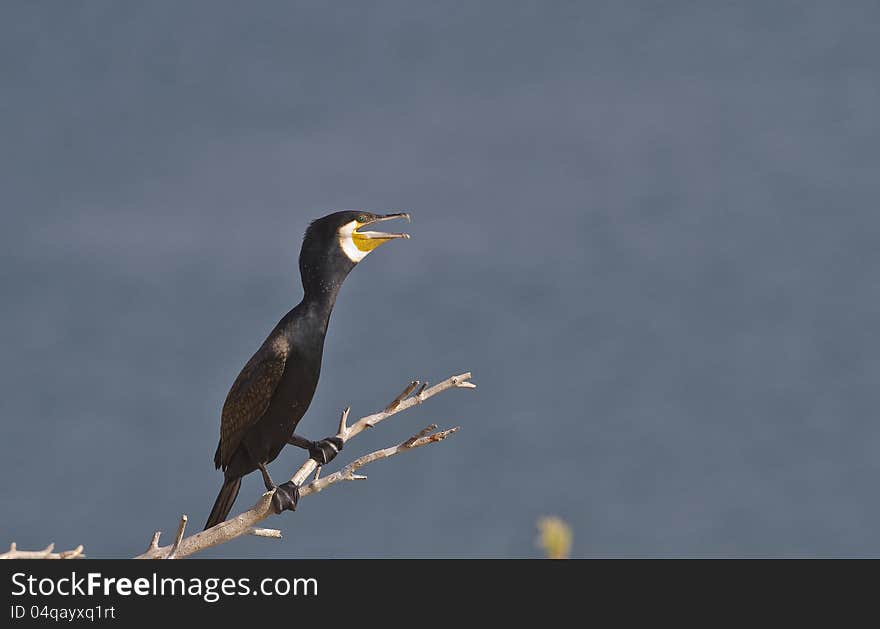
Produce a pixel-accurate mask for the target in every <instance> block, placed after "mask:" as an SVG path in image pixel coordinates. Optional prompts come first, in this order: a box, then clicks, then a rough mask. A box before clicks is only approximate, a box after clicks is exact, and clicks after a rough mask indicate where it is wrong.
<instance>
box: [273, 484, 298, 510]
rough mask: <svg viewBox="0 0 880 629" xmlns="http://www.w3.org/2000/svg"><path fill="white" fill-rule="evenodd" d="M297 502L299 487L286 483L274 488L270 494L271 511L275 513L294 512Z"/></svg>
mask: <svg viewBox="0 0 880 629" xmlns="http://www.w3.org/2000/svg"><path fill="white" fill-rule="evenodd" d="M298 502H299V487H297V486H296V485H295V484H293V483H291V482H290V481H287V482H286V483H284V484H283V485H278V487H276V488H275V493H274V494H272V509H273V510H274V511H275V513H281V512H282V511H288V510H289V511H296V505H297V503H298Z"/></svg>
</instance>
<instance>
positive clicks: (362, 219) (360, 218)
mask: <svg viewBox="0 0 880 629" xmlns="http://www.w3.org/2000/svg"><path fill="white" fill-rule="evenodd" d="M357 222H358V223H366V222H367V215H366V214H361V215H359V216H358V217H357Z"/></svg>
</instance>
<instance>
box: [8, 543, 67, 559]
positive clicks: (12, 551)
mask: <svg viewBox="0 0 880 629" xmlns="http://www.w3.org/2000/svg"><path fill="white" fill-rule="evenodd" d="M54 550H55V544H49V545H48V546H46V547H45V548H44V549H43V550H18V548H17V547H16V545H15V542H12V543H11V544H10V545H9V550H8V551H6V552H5V553H0V559H81V558H83V557H85V555H84V554H83V547H82V544H80V545H79V546H77V547H76V548H74V549H73V550H65V551H62V552H60V553H56V552H53V551H54Z"/></svg>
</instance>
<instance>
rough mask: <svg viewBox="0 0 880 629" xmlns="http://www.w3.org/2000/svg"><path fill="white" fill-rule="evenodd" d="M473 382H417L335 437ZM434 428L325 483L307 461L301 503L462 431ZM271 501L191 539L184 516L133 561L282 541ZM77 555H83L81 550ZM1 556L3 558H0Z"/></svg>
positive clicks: (462, 378) (342, 425)
mask: <svg viewBox="0 0 880 629" xmlns="http://www.w3.org/2000/svg"><path fill="white" fill-rule="evenodd" d="M470 378H471V374H470V373H463V374H460V375H457V376H452V377H450V378H447V379H446V380H444V381H443V382H440V383H439V384H435V385H434V386H433V387H430V388H428V387H427V383H424V384H423V383H420V382H419V381H418V380H415V381H413V382H410V383H409V384H408V385H407V386H406V387H405V388H404V389H403V391H402V392H401V393H400V394H399V395H398V396H396V397H395V398H394V399H393V400H392V401H391V403H389V404H388V406H386V407H385V409H384V410H382V411H380V412H378V413H374V414H372V415H367V416H365V417H362V418H360V419H359V420H357V421H356V422H355V423H354V424H352V425H351V426H348V425H347V421H348V415H349V412H350V410H351V409H350V408H347V409H345V411H343V413H342V417H341V418H340V421H339V430H338V432H337V435H336V436H337V437H339V438H340V439H341V440H342V441H343V443H345V442H348V441H349V440H350V439H353V438H354V437H356V436H357V435H359V434H360V433H362V432H363V431H364V430H366V429H367V428H372V427H373V426H375V425H376V424H378V423H379V422H382V421H384V420H385V419H388V418H389V417H391V416H392V415H396V414H397V413H400V412H402V411H405V410H407V409H409V408H412V407H413V406H417V405H418V404H421V403H422V402H424V401H425V400H427V399H428V398H431V397H433V396H435V395H437V394H438V393H441V392H443V391H446V390H448V389H454V388H461V389H473V388H476V385H475V384H473V383H471V382H470ZM420 385H421V386H420ZM414 392H415V393H414ZM436 429H437V426H436V424H432V425H431V426H428V427H427V428H425V429H424V430H421V431H420V432H418V433H416V434H415V435H413V436H412V437H410V438H409V439H407V440H406V441H403V442H401V443H399V444H397V445H394V446H391V447H389V448H384V449H382V450H377V451H375V452H371V453H369V454H365V455H364V456H362V457H359V458H358V459H355V460H354V461H352V462H351V463H349V464H348V465H346V466H345V467H343V468H342V469H341V470H339V471H338V472H335V473H333V474H330V475H328V476H325V477H323V478H319V477H318V473H319V466H318V464H317V463H316V462H315V461H314V459H311V458H310V459H307V460H306V462H305V463H303V464H302V465H301V466H300V468H299V469H298V470H297V471H296V473H295V474H294V475H293V476H292V477H291V479H290V480H291V481H293V482H294V483H296V484H297V485H298V486H299V487H300V498H304V497H306V496H310V495H312V494H316V493H318V492H320V491H323V490H324V489H326V488H327V487H329V486H330V485H333V484H335V483H338V482H341V481H350V480H362V479H365V478H366V476H362V475H359V474H355V472H356V471H357V470H358V469H360V468H361V467H363V466H364V465H367V464H368V463H372V462H374V461H378V460H381V459H387V458H389V457H392V456H394V455H396V454H400V453H401V452H406V451H408V450H413V449H415V448H420V447H422V446H426V445H429V444H432V443H437V442H439V441H442V440H443V439H445V438H446V437H448V436H449V435H451V434H453V433H455V432H456V431H458V428H457V427H456V428H452V429H449V430H442V431H438V432H434V431H435V430H436ZM313 473H314V474H315V477H314V479H313V480H312V481H310V482H306V479H308V478H309V476H311V475H312V474H313ZM271 501H272V492H266V493H265V494H263V495H262V496H261V497H260V499H259V500H258V501H257V502H256V504H255V505H254V506H253V507H251V508H250V509H249V510H248V511H245V512H244V513H241V514H239V515H237V516H235V517H233V518H229V519H228V520H226V521H225V522H221V523H220V524H218V525H217V526H214V527H212V528H210V529H208V530H206V531H201V532H199V533H195V534H194V535H191V536H189V537H184V536H183V535H184V531H185V529H186V521H187V516H186V515H184V516H182V517H181V520H180V523H179V525H178V529H177V535H176V538H175V540H174V543H172V544H169V545H168V546H159V537H160V535H161V532H160V531H156V533H155V534H154V535H153V539H152V540H151V542H150V545H149V547H148V548H147V550H146V552H144V553H143V554H141V555H138V556H137V557H135V559H182V558H184V557H189V556H190V555H193V554H194V553H197V552H199V551H201V550H204V549H206V548H211V547H212V546H217V545H219V544H223V543H225V542H228V541H230V540H233V539H235V538H237V537H241V536H242V535H257V536H260V537H281V532H280V531H278V530H276V529H263V528H257V527H256V525H257V524H259V523H260V522H262V521H263V520H265V519H266V518H268V517H269V516H271V515H274V512H273V511H272V506H271ZM50 550H51V549H50ZM79 550H80V551H81V547H80V549H79ZM7 554H8V553H7ZM2 556H3V555H0V557H2Z"/></svg>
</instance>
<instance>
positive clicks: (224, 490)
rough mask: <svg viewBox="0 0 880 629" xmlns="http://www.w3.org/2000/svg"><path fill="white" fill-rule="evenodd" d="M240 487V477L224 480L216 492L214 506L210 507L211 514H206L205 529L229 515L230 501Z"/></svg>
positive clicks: (234, 497)
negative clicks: (218, 491) (217, 492)
mask: <svg viewBox="0 0 880 629" xmlns="http://www.w3.org/2000/svg"><path fill="white" fill-rule="evenodd" d="M240 488H241V478H234V479H232V480H227V481H224V483H223V487H221V488H220V493H219V494H217V500H215V501H214V508H213V509H211V515H210V516H208V522H207V524H205V529H206V530H207V529H209V528H211V527H212V526H215V525H217V524H220V523H221V522H222V521H223V520H225V519H226V516H227V515H229V511H230V510H231V509H232V503H233V502H235V499H236V497H237V496H238V490H239V489H240Z"/></svg>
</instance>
